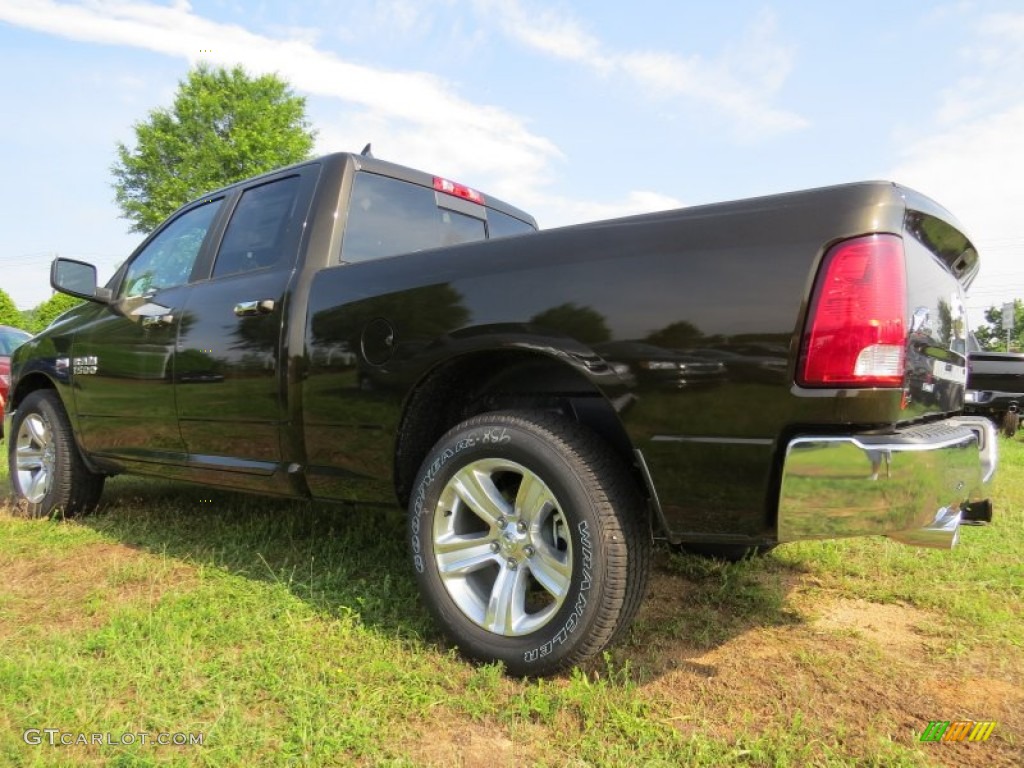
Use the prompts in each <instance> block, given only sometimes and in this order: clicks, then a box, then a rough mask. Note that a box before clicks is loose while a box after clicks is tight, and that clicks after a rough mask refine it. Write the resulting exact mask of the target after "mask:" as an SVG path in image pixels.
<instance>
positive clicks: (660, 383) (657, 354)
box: [594, 341, 725, 389]
mask: <svg viewBox="0 0 1024 768" xmlns="http://www.w3.org/2000/svg"><path fill="white" fill-rule="evenodd" d="M594 351H595V352H597V353H598V354H599V355H600V356H601V357H602V358H604V359H605V361H607V362H608V363H609V365H612V366H615V365H616V364H620V365H623V366H626V367H627V368H628V369H629V371H630V372H631V373H632V374H633V376H634V377H635V378H636V381H637V383H638V384H639V385H640V386H643V387H654V388H665V389H682V388H684V387H700V386H707V385H711V384H718V383H720V382H721V381H722V380H723V379H724V378H725V366H724V365H722V363H720V362H716V361H714V360H704V359H701V358H700V357H696V356H694V355H688V354H685V353H683V352H677V351H676V350H673V349H665V348H663V347H658V346H655V345H654V344H647V343H644V342H642V341H610V342H607V343H604V344H595V345H594Z"/></svg>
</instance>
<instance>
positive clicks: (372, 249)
mask: <svg viewBox="0 0 1024 768" xmlns="http://www.w3.org/2000/svg"><path fill="white" fill-rule="evenodd" d="M533 226H534V225H533V220H532V218H530V217H529V216H528V215H527V214H525V213H523V212H522V211H519V210H518V209H515V208H513V207H511V206H508V205H507V204H504V203H501V202H500V201H496V200H494V199H492V198H490V197H488V196H484V195H481V194H480V193H478V192H476V191H475V190H471V189H469V188H466V187H464V186H462V185H459V184H454V183H452V182H450V181H448V180H445V179H440V178H438V177H434V176H431V175H429V174H424V173H421V172H419V171H414V170H412V169H408V168H403V167H401V166H396V165H393V164H390V163H385V162H382V161H379V160H375V159H371V158H365V157H361V156H355V155H348V154H337V155H329V156H327V157H324V158H320V159H318V160H316V161H312V162H310V163H306V164H302V165H299V166H294V167H292V168H287V169H282V170H281V171H277V172H275V173H272V174H268V175H265V176H262V177H258V178H255V179H250V180H247V181H245V182H241V183H239V184H237V185H233V186H231V187H227V188H225V189H224V190H219V191H217V192H214V193H211V194H209V195H206V196H204V197H203V198H202V199H201V200H197V201H196V202H194V203H192V204H189V205H188V206H185V207H184V208H183V209H182V210H181V211H179V212H178V213H177V214H175V215H174V216H172V217H171V219H169V220H168V222H167V223H165V224H164V225H162V226H161V227H160V228H158V230H157V231H156V232H154V234H153V235H151V236H150V238H148V239H147V241H146V242H144V243H143V244H142V245H141V246H140V248H139V249H138V250H137V251H136V253H134V254H133V255H132V256H131V257H130V258H129V259H128V260H127V262H126V263H125V265H124V266H123V267H122V269H121V270H120V271H119V272H118V274H116V275H115V276H114V277H113V278H112V279H111V281H110V282H108V284H107V285H106V286H105V287H104V288H97V287H96V284H95V270H92V268H91V267H89V265H85V264H81V263H78V262H73V261H69V260H66V259H59V260H57V261H56V262H55V264H54V268H53V273H52V277H51V282H52V283H53V285H54V286H55V287H56V288H58V289H60V290H64V291H66V292H69V293H72V294H73V295H78V296H81V297H83V298H87V299H89V300H90V302H89V303H88V304H86V305H83V306H82V307H79V308H77V309H75V310H72V311H71V312H69V313H67V314H66V315H64V316H63V317H62V318H61V319H60V320H59V321H58V322H57V323H55V324H54V325H53V326H51V328H49V329H48V330H47V331H45V332H44V333H42V334H40V335H39V336H37V337H36V338H35V339H33V340H32V341H31V342H30V343H28V344H26V345H25V346H23V347H22V348H21V349H19V350H18V352H17V353H16V354H15V357H14V361H13V382H12V390H11V408H12V411H13V413H11V414H9V416H8V422H7V423H8V427H9V430H8V434H9V435H11V438H10V440H9V443H10V446H11V450H10V454H9V455H10V459H9V460H10V465H11V477H12V483H13V485H14V490H15V493H16V494H17V495H19V496H20V497H21V498H22V499H23V500H24V504H25V508H26V509H27V510H28V511H29V512H31V513H34V514H49V513H50V512H51V511H53V510H54V509H59V508H63V509H64V510H65V511H68V512H74V511H79V510H84V509H88V508H90V507H92V506H94V505H95V504H96V502H97V501H98V499H99V494H100V491H101V489H102V483H103V478H104V477H105V476H107V475H110V474H116V473H118V472H135V473H141V474H159V475H161V476H171V477H178V478H181V479H183V480H188V481H192V482H198V483H205V484H212V485H220V486H225V487H233V488H240V489H244V490H248V491H252V492H258V493H269V494H277V495H285V496H294V497H305V498H314V499H324V500H339V501H357V502H362V503H364V504H366V505H367V506H368V507H369V506H370V505H373V504H393V503H394V500H395V498H396V497H397V499H398V500H399V502H400V503H401V504H403V505H404V506H406V507H407V508H408V510H409V546H410V557H411V561H412V564H413V568H414V572H415V574H416V578H417V580H418V583H419V585H420V587H421V590H422V594H423V597H424V601H425V603H426V605H427V607H428V608H429V609H430V610H431V611H432V613H433V614H434V616H435V617H436V618H437V621H438V623H439V625H440V626H441V627H442V628H443V629H444V631H445V632H446V633H447V634H448V635H449V636H451V637H452V638H453V639H454V641H455V642H456V643H457V644H458V645H459V647H460V648H462V649H463V651H464V652H466V653H467V654H468V655H470V656H473V657H475V658H481V659H485V660H500V661H502V662H503V663H504V664H506V666H507V667H508V669H509V670H510V671H512V672H514V673H516V674H542V673H546V672H551V671H554V670H557V669H560V668H564V667H565V666H567V665H571V664H573V663H576V662H577V661H579V660H581V659H583V658H585V657H587V656H589V655H591V654H593V653H597V652H598V651H600V650H601V649H602V648H604V647H605V646H606V645H607V644H609V643H611V642H614V640H615V638H617V637H618V636H619V635H620V633H621V632H622V631H624V628H625V627H626V626H628V624H629V621H630V620H631V618H632V616H633V615H634V613H635V611H636V610H637V607H638V606H639V604H640V601H641V599H642V596H643V593H644V590H645V585H646V580H647V573H648V569H649V562H650V544H651V540H652V536H657V537H662V538H666V539H668V540H670V541H671V542H673V543H675V544H680V545H684V546H688V547H691V548H704V549H705V550H707V551H718V552H732V553H736V552H744V551H747V550H755V549H758V550H761V551H763V550H765V549H767V548H770V547H771V546H774V545H775V544H777V543H780V542H786V541H793V540H798V539H807V538H828V537H836V536H853V535H869V534H879V535H887V536H890V537H891V538H894V539H896V540H899V541H903V542H906V543H910V544H915V545H922V546H932V547H949V546H952V545H953V544H954V543H955V542H956V540H957V537H958V535H959V527H960V524H961V523H963V522H972V521H973V522H981V521H983V520H986V519H988V518H990V517H991V510H990V508H989V507H987V506H986V505H985V504H984V493H985V484H986V482H987V481H988V479H989V478H990V477H991V475H992V472H993V471H994V469H995V462H996V456H995V440H994V433H993V430H992V427H991V425H990V423H989V422H988V421H987V420H985V419H981V418H971V417H965V416H963V415H961V413H960V412H961V409H962V406H963V399H964V381H965V378H966V366H965V358H964V356H963V355H962V354H960V353H958V352H957V350H958V349H959V350H962V349H964V334H965V333H966V331H967V329H966V327H965V321H964V312H963V303H962V292H963V289H964V288H965V286H967V285H968V284H969V283H970V281H971V279H972V278H973V276H974V275H975V274H976V272H977V269H978V258H977V253H976V252H975V250H974V248H973V247H972V246H971V244H970V242H969V241H968V240H967V238H966V237H965V236H964V235H963V234H962V233H961V231H960V228H959V226H958V225H957V224H956V221H955V219H953V218H952V217H951V216H950V214H949V213H948V212H946V211H945V210H943V209H942V208H941V207H939V206H938V205H936V204H935V203H934V202H932V201H931V200H929V199H928V198H926V197H924V196H922V195H920V194H918V193H916V192H913V191H912V190H908V189H906V188H904V187H900V186H898V185H894V184H891V183H888V182H867V183H860V184H850V185H844V186H839V187H830V188H825V189H819V190H811V191H806V192H797V193H792V194H786V195H777V196H772V197H765V198H758V199H753V200H744V201H738V202H731V203H722V204H716V205H709V206H702V207H696V208H688V209H682V210H677V211H670V212H666V213H658V214H651V215H646V216H636V217H630V218H625V219H617V220H613V221H604V222H596V223H593V224H585V225H580V226H575V227H566V228H562V229H555V230H550V231H545V232H534V231H533Z"/></svg>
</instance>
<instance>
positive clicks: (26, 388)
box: [8, 371, 70, 413]
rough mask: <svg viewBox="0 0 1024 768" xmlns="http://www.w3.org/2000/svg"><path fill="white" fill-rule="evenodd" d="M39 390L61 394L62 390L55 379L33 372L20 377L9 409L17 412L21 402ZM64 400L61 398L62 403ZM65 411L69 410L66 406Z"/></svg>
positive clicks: (11, 397)
mask: <svg viewBox="0 0 1024 768" xmlns="http://www.w3.org/2000/svg"><path fill="white" fill-rule="evenodd" d="M38 389H52V390H54V391H56V392H57V393H58V394H60V390H59V389H58V388H57V384H56V382H55V381H54V380H53V379H51V378H50V377H49V376H47V375H46V374H45V373H42V372H41V371H33V372H31V373H28V374H24V375H22V376H21V377H19V379H18V385H17V387H16V388H15V390H14V391H13V392H11V394H10V402H9V403H8V408H9V409H10V410H12V411H13V410H17V408H18V406H19V405H20V404H21V402H22V401H23V400H24V399H25V398H26V397H28V396H29V395H30V394H32V393H33V392H35V391H36V390H38ZM63 400H64V398H61V401H63ZM64 409H65V410H68V408H67V406H66V405H65V406H64ZM69 413H70V412H69Z"/></svg>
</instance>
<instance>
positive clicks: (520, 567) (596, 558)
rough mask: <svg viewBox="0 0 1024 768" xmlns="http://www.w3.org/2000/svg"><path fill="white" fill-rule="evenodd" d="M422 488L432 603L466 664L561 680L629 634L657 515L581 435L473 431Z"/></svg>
mask: <svg viewBox="0 0 1024 768" xmlns="http://www.w3.org/2000/svg"><path fill="white" fill-rule="evenodd" d="M413 488H414V492H413V498H412V500H411V502H410V515H409V534H410V541H411V546H412V554H413V563H414V566H415V569H416V575H417V580H418V582H419V586H420V591H421V593H422V595H423V598H424V601H425V602H426V605H427V607H428V608H429V609H430V611H431V613H432V614H433V615H434V617H435V619H436V620H437V622H438V624H439V625H440V626H441V628H442V629H443V630H444V632H445V633H446V634H447V635H448V636H449V637H450V638H451V639H452V640H453V641H454V642H455V643H456V644H457V645H458V646H459V648H460V650H461V651H462V652H463V653H465V654H466V655H467V656H469V657H471V658H474V659H479V660H482V661H501V662H503V663H504V664H505V666H506V668H507V669H508V671H509V672H510V673H512V674H514V675H543V674H549V673H552V672H555V671H557V670H560V669H564V668H566V667H568V666H571V665H573V664H576V663H578V662H580V661H582V660H583V659H585V658H587V657H588V656H591V655H593V654H596V653H599V652H600V651H601V650H602V649H604V648H605V647H607V646H608V645H609V644H611V643H612V642H614V641H615V640H616V639H617V637H618V636H619V635H620V634H621V633H622V632H623V631H624V630H625V629H626V628H627V627H628V626H629V623H630V622H631V621H632V619H633V616H634V615H635V614H636V611H637V608H638V607H639V605H640V602H641V600H642V598H643V595H644V592H645V590H646V586H647V576H648V573H649V569H650V547H651V542H650V534H649V531H648V528H647V525H646V522H645V517H644V504H643V501H642V499H641V498H640V495H639V493H638V492H637V489H636V486H635V484H634V483H633V480H632V478H631V477H630V475H629V473H628V472H627V471H626V468H625V467H624V466H623V463H622V462H621V461H620V459H619V458H618V457H617V456H616V455H614V454H613V453H612V452H611V450H610V449H609V448H608V447H607V445H606V444H605V443H603V442H602V441H601V440H600V439H599V438H597V437H596V436H595V435H594V434H592V433H590V432H589V431H587V430H586V429H584V428H583V427H581V426H580V425H578V424H577V423H576V422H573V421H570V420H567V419H565V418H562V417H560V416H556V415H552V414H548V413H539V412H502V413H490V414H485V415H483V416H479V417H476V418H473V419H470V420H468V421H465V422H463V423H462V424H459V425H458V426H457V427H455V428H454V429H452V430H451V431H450V432H448V433H447V434H446V435H445V436H444V437H442V438H441V439H440V440H439V441H438V442H437V444H436V445H435V446H434V448H433V450H432V451H431V453H430V454H429V455H428V456H427V458H426V460H425V461H424V462H423V465H422V467H421V469H420V473H419V476H418V478H417V480H416V483H415V485H414V486H413Z"/></svg>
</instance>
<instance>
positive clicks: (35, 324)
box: [22, 293, 82, 333]
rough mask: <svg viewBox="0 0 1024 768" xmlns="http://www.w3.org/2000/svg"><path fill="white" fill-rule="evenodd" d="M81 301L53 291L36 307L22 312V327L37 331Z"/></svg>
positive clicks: (33, 331)
mask: <svg viewBox="0 0 1024 768" xmlns="http://www.w3.org/2000/svg"><path fill="white" fill-rule="evenodd" d="M81 303H82V299H76V298H75V297H74V296H68V295H67V294H66V293H55V294H53V296H51V297H50V298H48V299H47V300H46V301H44V302H42V303H41V304H39V305H38V306H37V307H33V308H32V309H30V310H28V311H27V312H25V313H24V316H25V324H24V325H23V326H22V327H23V328H24V329H25V330H26V331H31V332H32V333H39V332H40V331H41V330H43V329H44V328H46V326H48V325H49V324H50V323H52V322H53V321H54V320H56V319H57V317H58V316H60V315H62V314H64V313H65V312H67V311H68V310H69V309H71V308H72V307H77V306H78V305H79V304H81Z"/></svg>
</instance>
